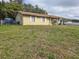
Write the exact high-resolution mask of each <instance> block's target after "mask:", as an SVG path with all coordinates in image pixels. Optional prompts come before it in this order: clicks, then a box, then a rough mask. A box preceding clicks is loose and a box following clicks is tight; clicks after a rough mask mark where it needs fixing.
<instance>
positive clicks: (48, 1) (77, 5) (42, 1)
mask: <svg viewBox="0 0 79 59" xmlns="http://www.w3.org/2000/svg"><path fill="white" fill-rule="evenodd" d="M6 1H8V0H6ZM24 3H31V4H32V5H38V6H39V7H40V8H43V9H45V10H47V12H48V14H51V15H57V16H63V17H66V18H75V19H79V0H25V1H24Z"/></svg>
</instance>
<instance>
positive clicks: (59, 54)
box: [0, 25, 79, 59]
mask: <svg viewBox="0 0 79 59" xmlns="http://www.w3.org/2000/svg"><path fill="white" fill-rule="evenodd" d="M0 59H79V26H15V25H12V26H9V25H7V26H0Z"/></svg>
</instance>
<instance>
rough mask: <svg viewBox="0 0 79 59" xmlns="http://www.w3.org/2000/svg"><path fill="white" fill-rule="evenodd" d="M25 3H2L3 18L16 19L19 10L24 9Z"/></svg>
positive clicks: (0, 10) (0, 8)
mask: <svg viewBox="0 0 79 59" xmlns="http://www.w3.org/2000/svg"><path fill="white" fill-rule="evenodd" d="M22 10H23V5H22V4H17V3H0V15H1V16H2V17H1V18H2V19H3V18H5V17H11V18H13V19H15V17H16V13H17V11H22Z"/></svg>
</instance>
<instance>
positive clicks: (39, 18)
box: [16, 11, 60, 25]
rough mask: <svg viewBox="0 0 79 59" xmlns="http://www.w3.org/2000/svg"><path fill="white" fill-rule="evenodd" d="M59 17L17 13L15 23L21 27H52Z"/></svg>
mask: <svg viewBox="0 0 79 59" xmlns="http://www.w3.org/2000/svg"><path fill="white" fill-rule="evenodd" d="M59 18H60V17H58V16H51V15H45V14H37V13H31V12H23V11H19V12H18V13H17V16H16V22H17V23H18V24H21V25H53V24H54V23H56V21H57V20H58V19H59Z"/></svg>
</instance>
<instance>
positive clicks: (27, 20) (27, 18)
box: [23, 16, 52, 25]
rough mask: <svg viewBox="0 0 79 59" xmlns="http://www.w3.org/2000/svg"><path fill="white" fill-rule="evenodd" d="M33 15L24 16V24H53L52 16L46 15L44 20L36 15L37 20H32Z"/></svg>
mask: <svg viewBox="0 0 79 59" xmlns="http://www.w3.org/2000/svg"><path fill="white" fill-rule="evenodd" d="M31 17H32V16H23V25H52V24H51V23H50V18H46V17H45V22H42V17H36V16H35V22H32V21H31Z"/></svg>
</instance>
